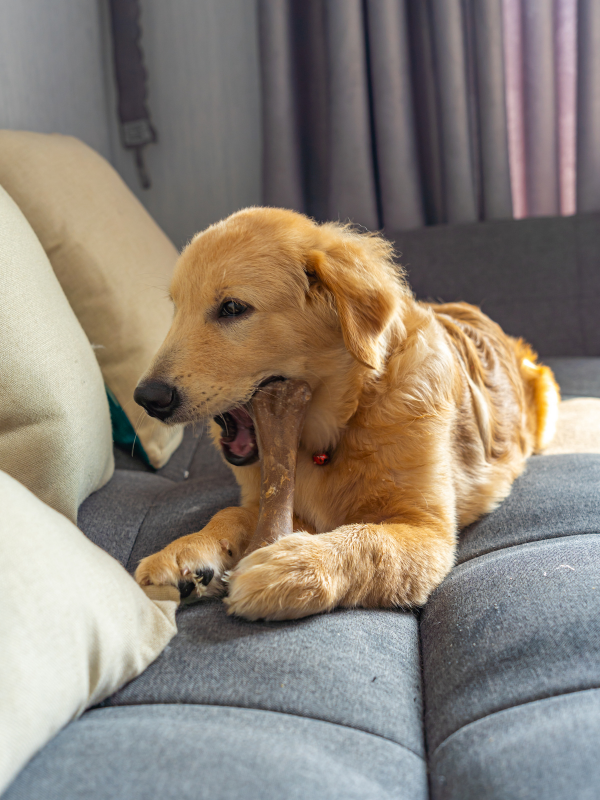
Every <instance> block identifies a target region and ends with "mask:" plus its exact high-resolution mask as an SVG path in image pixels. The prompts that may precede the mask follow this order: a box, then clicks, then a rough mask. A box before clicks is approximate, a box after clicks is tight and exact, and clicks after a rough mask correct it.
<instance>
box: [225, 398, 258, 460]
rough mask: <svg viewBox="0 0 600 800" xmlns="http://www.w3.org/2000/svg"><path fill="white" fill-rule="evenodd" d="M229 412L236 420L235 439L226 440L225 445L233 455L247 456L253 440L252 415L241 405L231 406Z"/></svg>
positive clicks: (252, 445)
mask: <svg viewBox="0 0 600 800" xmlns="http://www.w3.org/2000/svg"><path fill="white" fill-rule="evenodd" d="M229 413H230V414H231V416H232V417H233V418H234V420H235V421H236V422H237V433H236V436H235V439H234V440H233V441H232V442H228V443H227V446H228V447H229V449H230V451H231V452H232V453H233V454H234V455H235V456H247V455H248V454H249V453H250V452H251V451H252V450H253V449H254V442H255V439H254V433H253V430H254V423H253V422H252V417H251V416H250V414H249V413H248V412H247V411H246V409H245V408H243V407H242V406H239V407H238V408H233V409H232V410H231V411H230V412H229Z"/></svg>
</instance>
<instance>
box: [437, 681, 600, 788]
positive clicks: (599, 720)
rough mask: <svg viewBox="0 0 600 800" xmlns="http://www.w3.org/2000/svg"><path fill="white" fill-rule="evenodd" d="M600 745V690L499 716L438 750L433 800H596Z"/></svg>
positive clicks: (472, 727)
mask: <svg viewBox="0 0 600 800" xmlns="http://www.w3.org/2000/svg"><path fill="white" fill-rule="evenodd" d="M599 741H600V690H599V689H588V690H587V691H582V692H572V693H570V694H566V695H561V696H559V697H548V698H544V699H542V700H536V701H534V702H531V703H525V704H523V705H520V706H516V707H515V708H509V709H506V710H505V711H499V712H498V713H497V714H492V716H491V717H485V718H483V719H480V720H477V721H476V722H473V723H471V724H470V725H467V726H466V727H464V728H461V729H460V730H459V731H458V732H457V733H455V734H454V735H453V736H450V737H449V738H448V739H446V741H445V742H444V743H443V744H442V745H441V746H440V747H439V748H438V749H437V750H436V752H435V753H434V755H433V757H432V759H431V768H432V781H431V782H432V792H431V797H432V800H458V799H459V798H460V800H509V799H510V800H521V798H522V800H529V798H531V800H534V798H535V800H537V798H544V800H571V799H572V798H577V800H596V798H597V797H598V786H600V748H599V746H598V742H599Z"/></svg>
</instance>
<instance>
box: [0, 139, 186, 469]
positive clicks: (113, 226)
mask: <svg viewBox="0 0 600 800" xmlns="http://www.w3.org/2000/svg"><path fill="white" fill-rule="evenodd" d="M0 185H2V186H4V188H5V189H6V191H7V192H8V193H9V194H10V195H11V197H12V198H13V200H14V201H15V202H16V203H17V205H18V206H19V208H20V209H21V210H22V211H23V213H24V214H25V216H26V217H27V219H28V220H29V223H30V225H31V227H32V228H33V230H34V231H35V233H36V235H37V236H38V238H39V240H40V241H41V243H42V245H43V247H44V249H45V250H46V253H47V254H48V257H49V258H50V261H51V262H52V266H53V268H54V272H55V273H56V277H57V278H58V280H59V282H60V285H61V286H62V288H63V290H64V292H65V294H66V296H67V299H68V300H69V303H70V304H71V307H72V308H73V310H74V312H75V315H76V316H77V319H78V320H79V322H80V323H81V325H82V327H83V329H84V331H85V332H86V334H87V336H88V339H89V340H90V342H91V343H92V344H93V345H94V347H96V348H97V349H96V356H97V358H98V362H99V364H100V368H101V370H102V374H103V376H104V381H105V383H106V385H107V386H108V387H109V389H110V390H111V391H112V393H113V395H114V396H115V397H116V399H117V401H118V403H119V404H120V406H121V408H122V409H123V411H124V412H125V414H126V415H127V417H128V418H129V421H130V422H131V424H132V425H133V427H134V428H135V429H136V431H137V434H138V437H139V440H140V442H141V444H142V447H143V448H144V450H145V452H146V454H147V456H148V458H149V460H150V463H151V464H153V466H155V467H161V466H163V465H164V464H165V463H166V462H167V461H168V459H169V457H170V456H171V454H172V453H173V451H174V450H175V449H176V448H177V447H178V445H179V443H180V442H181V436H182V430H181V428H174V427H167V426H166V425H163V424H162V423H160V422H158V421H157V420H155V419H150V418H149V417H148V416H147V415H146V414H145V413H144V412H143V411H142V409H141V408H140V407H139V406H138V405H136V403H135V402H134V400H133V390H134V389H135V386H136V384H137V382H138V380H139V378H140V377H141V376H142V374H143V373H144V372H145V371H146V369H147V368H148V366H149V364H150V362H151V360H152V358H153V356H154V354H155V353H156V351H157V350H158V348H159V345H160V344H161V343H162V341H163V339H164V337H165V336H166V333H167V331H168V329H169V326H170V324H171V318H172V306H171V303H170V302H169V300H168V299H167V292H168V286H169V282H170V277H171V272H172V270H173V266H174V264H175V261H176V259H177V255H178V254H177V250H176V249H175V247H174V246H173V244H172V243H171V242H170V241H169V239H168V238H167V237H166V236H165V234H164V233H163V232H162V231H161V229H160V228H159V227H158V225H157V224H156V223H155V222H154V221H153V220H152V218H151V217H150V215H149V214H148V212H147V211H146V210H145V209H144V207H143V206H142V204H141V203H140V202H139V201H138V200H137V199H136V198H135V197H134V195H133V194H132V193H131V192H130V191H129V189H128V188H127V186H126V185H125V184H124V183H123V181H122V180H121V178H120V177H119V176H118V175H117V173H116V172H115V171H114V170H113V168H112V167H111V166H110V165H109V164H108V163H107V162H106V161H105V160H104V159H103V158H102V157H101V156H99V155H98V154H97V153H95V152H94V151H93V150H91V149H90V148H89V147H87V145H85V144H83V143H82V142H80V141H78V140H77V139H73V138H72V137H70V136H60V135H58V134H51V135H48V134H41V133H27V132H23V131H0Z"/></svg>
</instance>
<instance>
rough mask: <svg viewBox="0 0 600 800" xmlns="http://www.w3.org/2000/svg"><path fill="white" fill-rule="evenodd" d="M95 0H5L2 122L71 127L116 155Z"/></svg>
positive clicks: (50, 129)
mask: <svg viewBox="0 0 600 800" xmlns="http://www.w3.org/2000/svg"><path fill="white" fill-rule="evenodd" d="M101 63H102V40H101V35H100V13H99V6H98V2H97V0H50V2H49V1H48V0H0V127H1V128H12V129H22V130H33V131H40V132H41V133H71V134H73V135H74V136H78V137H79V138H81V139H83V141H85V142H87V143H88V144H89V145H91V146H92V147H94V148H95V149H96V150H98V151H99V152H100V153H102V155H103V156H105V157H106V158H110V157H111V152H110V148H111V146H110V137H109V126H108V105H107V92H106V86H105V81H104V76H103V74H102V70H101V69H100V65H101Z"/></svg>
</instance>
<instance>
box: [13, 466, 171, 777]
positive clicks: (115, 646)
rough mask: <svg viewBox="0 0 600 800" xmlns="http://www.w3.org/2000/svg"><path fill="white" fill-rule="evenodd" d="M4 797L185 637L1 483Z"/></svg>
mask: <svg viewBox="0 0 600 800" xmlns="http://www.w3.org/2000/svg"><path fill="white" fill-rule="evenodd" d="M0 507H1V508H2V526H1V529H0V608H1V609H2V613H1V614H0V650H1V652H2V657H1V658H0V792H2V790H3V789H4V788H5V787H6V786H7V785H8V783H9V782H10V781H11V780H12V778H14V776H15V775H16V774H17V773H18V771H19V770H20V769H21V768H22V767H23V766H24V764H25V763H26V762H27V761H28V760H29V758H31V756H32V755H33V754H34V753H35V752H36V751H37V750H38V749H39V748H40V747H42V746H43V745H44V744H45V743H46V742H47V741H48V740H49V739H50V738H51V737H52V736H54V735H55V734H56V733H57V732H58V731H59V730H60V728H62V727H63V726H64V725H66V724H67V722H69V721H70V720H72V719H74V718H75V717H77V716H78V715H79V714H81V713H82V712H83V711H84V709H85V708H87V707H88V706H90V705H93V704H94V703H98V702H100V701H101V700H103V699H104V698H105V697H107V696H108V695H110V694H111V693H112V692H114V691H115V690H116V689H118V688H119V687H120V686H122V685H123V684H124V683H126V682H127V681H129V680H131V679H132V678H133V677H135V676H136V675H138V674H139V673H140V672H141V671H142V670H143V669H144V667H146V666H147V665H148V664H149V663H150V662H151V661H153V660H154V659H155V658H156V656H157V655H158V654H159V653H160V651H161V650H162V649H163V648H164V647H165V646H166V645H167V643H168V642H169V640H170V639H171V638H172V637H173V635H174V634H175V632H176V626H175V609H176V603H175V602H173V601H172V600H171V601H163V602H152V601H151V600H149V599H148V598H147V597H146V596H145V595H144V593H143V592H142V590H141V589H140V588H139V587H138V586H137V584H136V583H135V582H134V581H133V580H132V579H131V578H130V576H129V575H127V573H126V572H125V571H124V570H123V568H122V567H121V566H120V565H119V564H118V563H117V562H116V561H115V560H114V559H113V558H111V557H110V556H109V555H107V554H106V553H105V552H103V551H102V550H101V549H100V548H98V547H96V546H95V545H94V544H92V543H91V542H90V541H88V539H86V537H85V536H83V535H82V533H81V531H79V530H77V528H75V526H74V525H73V524H72V523H71V522H69V521H68V520H66V519H65V518H64V516H62V515H61V514H58V513H57V512H56V511H54V510H53V509H51V508H49V507H48V506H47V505H45V504H44V503H42V502H41V501H40V500H38V499H37V498H36V497H35V496H34V495H33V494H31V492H29V491H28V490H27V489H26V488H25V487H24V486H22V485H21V484H19V483H18V482H17V481H15V480H14V479H13V478H11V477H10V476H9V475H6V474H5V473H0Z"/></svg>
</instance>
